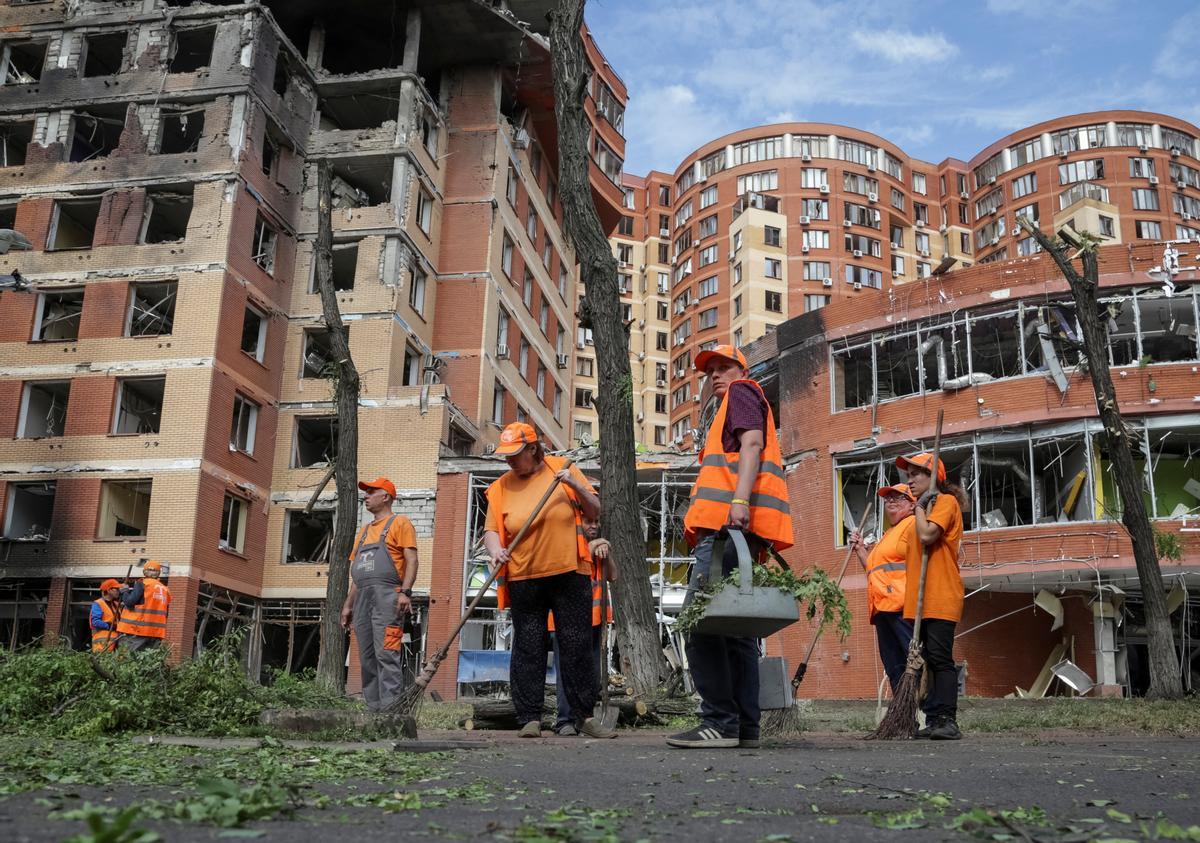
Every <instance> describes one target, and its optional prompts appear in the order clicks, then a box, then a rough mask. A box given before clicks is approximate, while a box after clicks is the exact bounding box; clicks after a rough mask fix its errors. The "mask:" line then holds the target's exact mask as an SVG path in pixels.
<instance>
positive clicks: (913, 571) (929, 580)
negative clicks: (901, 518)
mask: <svg viewBox="0 0 1200 843" xmlns="http://www.w3.org/2000/svg"><path fill="white" fill-rule="evenodd" d="M925 518H926V520H928V521H929V522H930V523H932V524H937V525H938V526H939V527H941V528H942V536H941V538H939V539H938V540H937V541H936V542H935V543H934V544H933V545H932V546H931V547H930V548H929V568H928V569H927V571H926V573H925V605H924V607H923V609H922V614H923V615H924V617H925V618H936V619H938V620H943V621H954V622H955V623H958V622H959V621H960V620H962V608H963V583H962V577H961V576H960V575H959V573H958V546H959V542H961V541H962V532H963V519H962V510H961V509H960V508H959V506H958V500H957V499H956V498H955V497H954V495H951V494H947V493H942V494H939V495H938V498H937V502H936V503H934V505H933V511H932V512H930V513H929V514H928V515H926V516H925ZM914 520H915V519H914ZM907 562H908V567H907V572H906V576H907V578H908V582H909V583H910V584H911V585H912V587H911V588H908V589H907V590H906V591H907V593H906V594H905V595H904V617H906V618H915V617H916V615H917V587H916V586H917V583H918V582H920V577H921V542H920V541H912V542H909V543H908V558H907Z"/></svg>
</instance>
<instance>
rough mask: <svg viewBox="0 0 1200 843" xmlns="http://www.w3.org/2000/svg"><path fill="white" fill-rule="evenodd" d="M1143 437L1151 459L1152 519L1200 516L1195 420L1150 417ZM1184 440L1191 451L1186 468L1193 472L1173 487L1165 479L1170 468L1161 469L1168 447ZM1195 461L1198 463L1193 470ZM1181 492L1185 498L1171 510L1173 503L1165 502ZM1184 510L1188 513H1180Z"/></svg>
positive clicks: (1199, 436)
mask: <svg viewBox="0 0 1200 843" xmlns="http://www.w3.org/2000/svg"><path fill="white" fill-rule="evenodd" d="M1189 422H1191V424H1190V425H1189V424H1188V423H1189ZM1143 436H1144V443H1145V444H1144V450H1145V453H1146V454H1147V455H1148V457H1149V459H1148V460H1147V469H1146V496H1147V498H1148V500H1147V501H1146V511H1147V512H1148V513H1149V514H1150V517H1151V518H1159V519H1169V518H1180V517H1194V516H1195V515H1196V514H1197V513H1200V461H1198V460H1200V424H1196V423H1195V417H1194V416H1188V417H1180V416H1160V417H1147V418H1146V419H1145V424H1144V425H1143ZM1180 440H1184V444H1186V446H1187V449H1188V454H1187V457H1186V458H1185V459H1184V462H1183V468H1184V469H1190V470H1189V471H1188V472H1187V475H1188V476H1186V477H1185V478H1183V479H1180V480H1177V481H1175V482H1174V483H1172V482H1170V480H1169V478H1168V477H1166V476H1165V473H1166V468H1167V467H1169V466H1163V469H1162V471H1160V465H1162V460H1163V458H1164V446H1165V445H1167V444H1170V445H1171V446H1172V447H1174V446H1175V444H1176V443H1178V442H1180ZM1193 443H1194V444H1193ZM1194 461H1196V462H1195V465H1194V466H1193V462H1194ZM1169 462H1173V460H1171V461H1169ZM1160 489H1162V493H1161V495H1160V492H1159V490H1160ZM1177 490H1178V491H1183V493H1184V494H1182V495H1179V496H1178V502H1177V503H1176V505H1175V506H1169V501H1164V500H1162V499H1163V498H1165V497H1166V496H1167V495H1171V494H1173V493H1174V492H1176V491H1177ZM1189 504H1190V505H1189ZM1180 506H1183V508H1184V510H1185V511H1184V512H1180V511H1179V507H1180Z"/></svg>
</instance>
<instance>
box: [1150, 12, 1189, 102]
mask: <svg viewBox="0 0 1200 843" xmlns="http://www.w3.org/2000/svg"><path fill="white" fill-rule="evenodd" d="M1197 30H1200V9H1197V10H1196V11H1194V12H1192V13H1190V14H1187V15H1184V16H1183V17H1181V18H1179V19H1178V20H1177V21H1175V22H1174V23H1173V24H1172V25H1171V27H1170V28H1169V29H1167V31H1166V37H1165V38H1164V39H1163V45H1162V47H1161V48H1160V49H1159V51H1158V56H1156V57H1155V59H1154V72H1155V73H1158V74H1160V75H1162V76H1166V77H1167V78H1168V79H1187V80H1189V81H1191V82H1192V83H1193V84H1194V80H1195V78H1196V77H1197V76H1198V75H1200V50H1198V49H1197V47H1196V32H1197Z"/></svg>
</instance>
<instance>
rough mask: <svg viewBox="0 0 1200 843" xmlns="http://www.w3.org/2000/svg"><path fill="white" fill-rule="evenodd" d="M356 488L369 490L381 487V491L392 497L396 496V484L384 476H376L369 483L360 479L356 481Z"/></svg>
mask: <svg viewBox="0 0 1200 843" xmlns="http://www.w3.org/2000/svg"><path fill="white" fill-rule="evenodd" d="M358 488H360V489H362V490H363V491H364V492H369V491H371V490H372V489H383V491H385V492H387V493H388V494H389V495H391V496H392V497H393V498H394V497H396V484H395V483H393V482H392V481H391V480H388V479H387V478H386V477H376V478H375V479H374V480H372V481H371V482H370V483H368V482H366V481H365V480H360V481H359V482H358Z"/></svg>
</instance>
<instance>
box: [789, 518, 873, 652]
mask: <svg viewBox="0 0 1200 843" xmlns="http://www.w3.org/2000/svg"><path fill="white" fill-rule="evenodd" d="M874 514H875V501H871V502H870V503H868V504H867V511H866V512H864V513H863V517H862V520H861V521H859V522H858V523H859V524H860V525H865V524H866V523H867V522H868V521H870V520H871V516H872V515H874ZM853 556H854V548H850V549H849V550H848V551H846V558H845V559H843V560H842V570H841V572H840V573H838V578H837V584H838V587H839V588H840V587H841V585H842V578H843V577H844V576H846V569H847V568H848V567H849V566H850V559H851V557H853ZM824 631H825V625H824V624H822V625H821V626H819V627H817V634H816V635H814V636H813V639H812V641H810V642H808V651H807V652H805V654H804V663H805V664H808V659H809V657H810V656H812V654H813V650H815V649H817V642H818V641H820V640H821V633H822V632H824Z"/></svg>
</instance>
